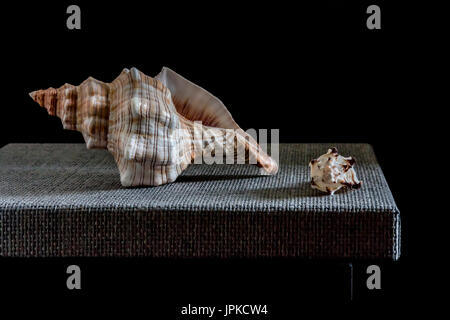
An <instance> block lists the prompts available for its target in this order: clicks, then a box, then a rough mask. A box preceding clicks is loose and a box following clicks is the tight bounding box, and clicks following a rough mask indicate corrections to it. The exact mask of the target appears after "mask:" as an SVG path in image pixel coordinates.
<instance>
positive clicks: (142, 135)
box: [30, 67, 278, 186]
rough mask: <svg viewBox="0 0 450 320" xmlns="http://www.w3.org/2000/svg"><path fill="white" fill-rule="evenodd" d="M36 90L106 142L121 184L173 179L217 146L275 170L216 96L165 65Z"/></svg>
mask: <svg viewBox="0 0 450 320" xmlns="http://www.w3.org/2000/svg"><path fill="white" fill-rule="evenodd" d="M30 96H31V97H32V98H33V100H34V101H36V102H37V103H39V104H40V105H41V106H42V107H45V108H46V109H47V111H48V113H49V114H50V115H52V116H57V117H59V118H60V119H61V121H62V124H63V127H64V129H68V130H77V131H80V132H81V133H82V134H83V137H84V139H85V141H86V146H87V148H88V149H91V148H102V149H108V150H109V151H110V152H111V153H112V154H113V156H114V159H115V161H116V163H117V165H118V169H119V172H120V181H121V183H122V185H123V186H157V185H161V184H165V183H169V182H173V181H175V180H176V179H177V177H178V176H179V175H180V173H181V172H182V171H183V170H184V169H186V167H187V166H188V165H189V164H191V163H198V161H197V160H198V159H203V157H204V156H210V155H211V152H212V153H215V152H217V150H219V151H220V152H223V157H224V158H227V157H228V156H229V155H231V156H232V157H233V158H234V160H235V159H236V157H237V156H239V155H243V156H244V157H245V161H247V163H248V162H252V161H251V160H252V159H253V160H254V161H253V162H254V163H255V164H256V165H257V166H259V167H261V168H263V169H264V170H265V171H266V172H267V173H269V174H275V173H276V172H277V171H278V165H277V163H276V162H275V161H274V160H273V159H272V158H271V157H269V156H268V155H267V153H266V152H264V150H263V149H262V148H261V147H260V146H259V145H258V143H257V142H256V141H255V140H254V139H253V138H252V137H251V136H250V135H248V134H247V133H246V132H245V131H243V130H242V129H241V128H240V127H239V126H238V125H237V124H236V122H235V121H234V120H233V118H232V116H231V114H230V113H229V111H228V110H227V108H226V107H225V105H224V104H223V103H222V102H221V101H220V100H219V99H218V98H216V97H214V96H213V95H211V94H210V93H209V92H207V91H206V90H204V89H202V88H200V87H199V86H197V85H195V84H193V83H192V82H190V81H188V80H186V79H185V78H183V77H181V76H180V75H178V74H177V73H175V72H174V71H172V70H170V69H168V68H165V67H164V68H163V69H162V71H161V72H160V73H159V74H158V75H157V76H156V77H155V78H152V77H149V76H146V75H145V74H143V73H142V72H140V71H139V70H137V69H136V68H131V70H128V69H124V70H123V71H122V73H121V74H120V75H119V76H118V77H117V78H116V79H115V80H113V81H112V82H111V83H105V82H102V81H99V80H96V79H94V78H92V77H90V78H88V79H87V80H85V81H84V82H83V83H81V84H80V85H79V86H73V85H70V84H65V85H63V86H62V87H60V88H58V89H54V88H49V89H47V90H38V91H33V92H31V93H30ZM242 151H244V153H242ZM227 163H228V162H227Z"/></svg>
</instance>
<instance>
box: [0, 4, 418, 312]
mask: <svg viewBox="0 0 450 320" xmlns="http://www.w3.org/2000/svg"><path fill="white" fill-rule="evenodd" d="M70 4H78V5H79V6H80V7H81V25H82V28H81V30H68V29H67V28H66V19H67V17H68V14H66V8H67V6H68V5H70ZM370 4H378V5H379V6H380V7H381V11H382V18H381V19H382V21H381V23H382V29H381V30H368V29H367V28H366V19H367V17H368V14H367V13H366V8H367V6H368V5H370ZM411 9H417V8H414V6H413V5H412V4H409V5H405V4H402V3H398V2H396V4H393V3H392V2H391V3H386V2H383V1H374V2H367V1H362V2H358V3H356V2H355V3H353V2H350V1H329V2H325V1H317V2H312V4H311V3H303V2H299V3H298V4H296V5H294V4H293V3H291V2H282V1H278V2H267V3H263V2H257V1H254V2H253V1H248V2H245V4H244V3H242V2H232V1H217V2H212V1H210V2H195V3H194V2H193V3H191V2H182V3H176V2H151V1H146V2H138V1H126V2H123V3H113V2H104V3H103V2H95V4H94V3H92V2H87V1H74V2H73V3H72V2H64V1H61V2H58V3H52V4H50V3H47V4H45V3H39V4H38V3H35V2H33V3H22V2H20V3H12V4H9V5H8V6H6V7H4V10H3V19H2V21H1V26H2V49H1V51H2V55H3V58H2V60H3V61H4V65H3V66H2V77H3V79H4V80H6V81H5V84H4V85H3V90H2V96H3V99H2V105H1V107H0V108H1V109H2V112H1V114H0V117H1V118H0V124H1V125H0V130H1V131H0V146H3V145H4V144H7V143H13V142H51V143H55V142H80V143H82V142H83V138H82V136H81V134H80V133H78V132H72V131H65V130H63V129H62V126H61V123H60V120H59V119H57V118H53V117H50V116H48V114H47V113H46V111H45V110H44V109H43V108H39V106H38V105H37V104H36V103H34V102H33V101H32V100H31V98H30V97H29V96H28V92H30V91H33V90H37V89H43V88H47V87H51V86H52V87H59V86H61V85H63V84H64V83H66V82H68V83H71V84H74V85H77V84H79V83H81V82H82V81H83V80H85V79H86V78H87V77H88V76H92V77H94V78H97V79H99V80H102V81H105V82H109V81H112V80H113V79H114V78H115V77H116V76H117V75H118V74H119V73H120V72H121V70H122V69H123V68H130V67H133V66H134V67H137V68H138V69H139V70H141V71H143V72H144V73H146V74H148V75H156V74H157V73H158V72H159V71H160V69H161V68H162V66H167V67H169V68H171V69H173V70H175V71H176V72H178V73H179V74H181V75H183V76H184V77H186V78H187V79H189V80H191V81H193V82H194V83H196V84H198V85H200V86H202V87H204V88H205V89H207V90H208V91H210V92H211V93H213V94H214V95H216V96H217V97H219V98H220V99H221V100H222V101H223V102H224V103H225V105H226V106H227V107H228V109H229V110H230V112H231V114H232V115H233V117H234V119H235V120H236V122H237V123H238V124H239V125H240V126H241V127H242V128H243V129H244V130H245V129H248V128H256V129H258V128H267V129H280V142H329V143H330V146H331V145H332V143H334V142H365V143H370V144H372V145H373V147H374V148H375V152H376V154H377V157H378V160H379V162H380V164H381V166H382V168H383V171H384V173H385V175H386V178H387V180H388V183H389V186H390V187H391V189H392V192H393V194H394V198H395V200H396V202H397V204H398V206H399V208H400V211H401V213H402V256H401V259H400V261H398V262H395V263H392V262H387V261H384V262H379V261H378V262H376V263H377V264H379V265H381V266H382V270H383V289H382V290H381V291H379V292H369V291H368V290H367V289H365V277H366V276H365V273H364V272H365V267H367V265H370V264H371V263H372V262H371V261H362V262H357V263H356V264H354V265H353V269H354V270H353V271H354V284H353V287H354V292H353V302H351V301H350V295H349V292H350V291H349V266H348V264H347V263H346V262H342V261H325V262H324V261H322V262H320V263H317V262H305V261H298V260H292V259H291V260H250V261H248V260H240V261H215V260H206V261H202V260H194V261H191V260H184V261H177V260H175V261H173V260H169V261H162V262H161V261H154V260H151V259H125V260H119V259H98V260H92V259H44V260H40V259H32V260H31V261H30V260H26V259H2V260H0V274H1V277H0V280H1V282H0V285H1V286H3V288H7V289H4V290H8V291H9V290H11V291H14V292H16V293H17V294H19V295H20V294H23V293H26V292H29V293H30V295H32V296H33V297H36V296H40V295H44V296H45V295H48V294H49V295H56V296H58V297H61V298H64V299H66V298H71V299H75V300H64V301H77V303H78V307H79V308H81V305H83V304H84V303H88V302H89V301H91V302H92V301H93V300H95V301H97V300H96V299H98V298H99V297H101V296H107V297H109V298H111V297H114V299H111V300H110V302H111V301H116V303H115V304H114V303H113V302H111V303H109V304H108V303H107V304H105V305H103V304H102V305H101V306H102V307H103V306H105V308H106V309H107V308H110V309H109V310H115V309H111V305H115V308H120V307H124V308H125V309H126V307H125V305H123V306H122V304H121V301H122V302H124V301H128V302H129V301H130V300H131V301H135V304H136V305H135V307H136V306H137V305H139V306H141V307H143V308H144V309H145V310H147V312H148V315H149V316H150V315H151V314H153V313H154V312H156V311H155V310H157V311H158V312H161V313H164V312H165V313H166V315H167V318H169V316H175V315H176V312H177V311H178V309H177V308H178V307H179V306H180V305H182V304H183V303H185V304H187V303H199V304H207V303H217V304H225V303H235V302H239V301H240V302H247V300H248V302H249V303H258V304H259V303H268V304H270V305H271V308H272V309H271V310H274V311H273V313H272V316H273V317H274V318H276V317H275V315H279V314H281V313H282V311H283V308H284V310H285V311H286V310H287V309H289V308H291V309H289V312H299V310H298V308H299V307H301V306H302V301H304V299H305V298H312V299H309V300H315V299H316V301H320V302H321V303H323V302H324V301H330V300H331V299H335V298H338V299H337V300H339V301H343V302H345V303H350V304H355V302H364V303H369V304H370V303H372V302H374V301H375V302H376V304H377V306H380V305H384V304H392V303H394V301H395V302H398V300H399V299H400V300H402V301H407V302H409V301H410V299H412V298H414V297H416V296H423V292H422V291H420V289H419V287H420V285H421V284H422V282H423V274H424V273H425V272H424V271H423V269H421V267H419V266H421V265H422V263H423V256H422V255H421V254H420V253H421V252H423V251H424V250H425V249H424V248H425V244H424V243H423V242H422V241H420V239H419V237H418V236H417V235H416V234H414V230H415V227H416V224H415V222H414V221H415V220H414V219H415V217H417V215H419V214H420V210H421V208H420V206H419V205H418V204H414V205H412V204H411V201H410V200H411V197H413V193H411V192H410V191H412V189H413V184H412V181H411V180H409V179H410V178H408V175H407V172H408V171H409V170H410V169H411V167H408V165H410V166H411V164H408V165H405V164H404V163H402V161H399V159H401V157H402V156H403V155H404V154H405V152H408V151H410V150H413V149H414V145H416V144H418V143H421V139H423V138H422V137H421V133H420V132H419V131H418V128H421V127H418V126H417V123H418V120H420V119H421V120H422V121H425V120H424V118H423V107H422V108H418V107H417V106H416V105H415V103H417V102H418V101H417V100H416V98H417V99H418V97H417V95H418V92H417V91H416V87H415V80H414V79H415V77H416V75H417V73H418V72H420V70H421V69H422V68H423V67H424V66H423V60H424V59H421V58H420V57H422V58H423V57H424V56H423V55H422V54H423V53H424V52H425V51H426V50H424V48H423V47H422V46H421V44H420V42H419V40H420V39H421V38H422V37H423V34H422V31H421V30H422V29H421V28H418V27H417V25H416V24H414V23H411V21H414V20H415V19H416V18H415V16H414V15H413V14H412V11H411ZM412 141H414V142H412ZM71 263H75V264H79V265H80V266H81V267H82V270H83V281H84V282H83V283H84V286H83V290H81V291H80V292H68V290H66V289H65V278H66V274H65V268H66V267H67V265H69V264H71ZM180 275H183V277H182V276H180ZM288 275H290V276H288ZM293 275H298V277H297V278H295V277H293ZM165 280H167V281H169V285H168V284H167V282H165ZM259 280H261V281H265V283H266V285H263V284H262V283H261V282H260V281H259ZM215 283H219V284H220V285H217V286H215V285H214V284H215ZM0 291H2V287H0ZM44 293H45V294H44ZM121 297H123V300H121ZM130 297H133V298H130ZM324 297H328V298H329V299H325V300H324ZM126 298H129V299H126ZM191 300H192V301H191ZM380 302H381V303H380ZM69 303H70V302H69ZM108 305H109V307H107V306H108ZM106 309H105V310H106ZM130 310H131V309H130ZM152 312H153V313H152ZM286 312H287V311H286Z"/></svg>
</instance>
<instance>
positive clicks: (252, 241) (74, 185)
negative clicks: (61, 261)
mask: <svg viewBox="0 0 450 320" xmlns="http://www.w3.org/2000/svg"><path fill="white" fill-rule="evenodd" d="M329 146H330V144H281V145H280V146H279V154H280V159H279V164H280V170H279V173H278V174H277V175H275V176H265V175H260V174H259V169H258V168H257V167H255V166H251V165H231V166H227V165H191V166H189V167H188V168H187V169H186V170H185V171H184V172H183V174H182V175H181V176H180V177H179V178H178V179H177V181H176V182H174V183H172V184H167V185H163V186H158V187H147V188H124V187H122V186H121V184H120V177H119V173H118V170H117V167H116V164H115V162H114V160H113V157H112V156H111V154H109V153H108V152H107V151H106V150H86V146H85V145H84V144H83V145H82V144H10V145H7V146H5V147H4V148H2V149H0V179H1V180H0V237H1V238H0V240H1V242H0V255H3V256H154V257H257V256H268V257H279V256H292V257H305V258H388V259H394V260H396V259H398V257H399V255H400V215H399V211H398V209H397V207H396V205H395V202H394V199H393V197H392V194H391V192H390V190H389V187H388V185H387V183H386V180H385V178H384V176H383V173H382V171H381V168H380V167H379V165H378V163H377V161H376V158H375V155H374V152H373V150H372V148H371V147H370V146H369V145H367V144H335V145H333V146H336V147H337V148H338V150H339V152H340V154H342V155H344V156H347V155H352V156H354V157H355V158H356V159H357V164H356V166H355V170H356V172H357V174H358V177H359V178H360V180H362V181H363V186H362V188H361V189H359V190H354V191H345V190H341V191H339V192H337V193H336V194H335V195H333V196H327V195H324V194H322V193H320V192H319V191H317V190H314V189H312V188H311V187H310V185H309V168H308V162H309V161H310V160H311V159H312V158H315V157H317V156H319V155H321V154H323V153H325V152H326V151H327V149H328V147H329Z"/></svg>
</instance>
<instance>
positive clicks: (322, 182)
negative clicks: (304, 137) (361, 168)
mask: <svg viewBox="0 0 450 320" xmlns="http://www.w3.org/2000/svg"><path fill="white" fill-rule="evenodd" d="M354 164H355V159H354V158H352V157H347V158H345V157H343V156H341V155H339V154H338V151H337V149H336V148H331V149H328V152H327V153H326V154H323V155H321V156H320V157H319V158H317V159H313V160H311V162H310V163H309V167H310V168H311V187H312V188H314V189H317V190H320V191H322V192H326V193H328V194H331V195H332V194H334V193H335V192H336V191H337V190H339V189H341V188H342V187H347V188H350V189H359V188H360V187H361V182H360V181H359V180H358V178H357V177H356V172H355V170H354V169H353V165H354Z"/></svg>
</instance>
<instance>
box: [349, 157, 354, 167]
mask: <svg viewBox="0 0 450 320" xmlns="http://www.w3.org/2000/svg"><path fill="white" fill-rule="evenodd" d="M347 162H348V164H349V165H350V166H353V165H354V164H355V163H356V159H355V158H353V157H350V159H348V160H347Z"/></svg>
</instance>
